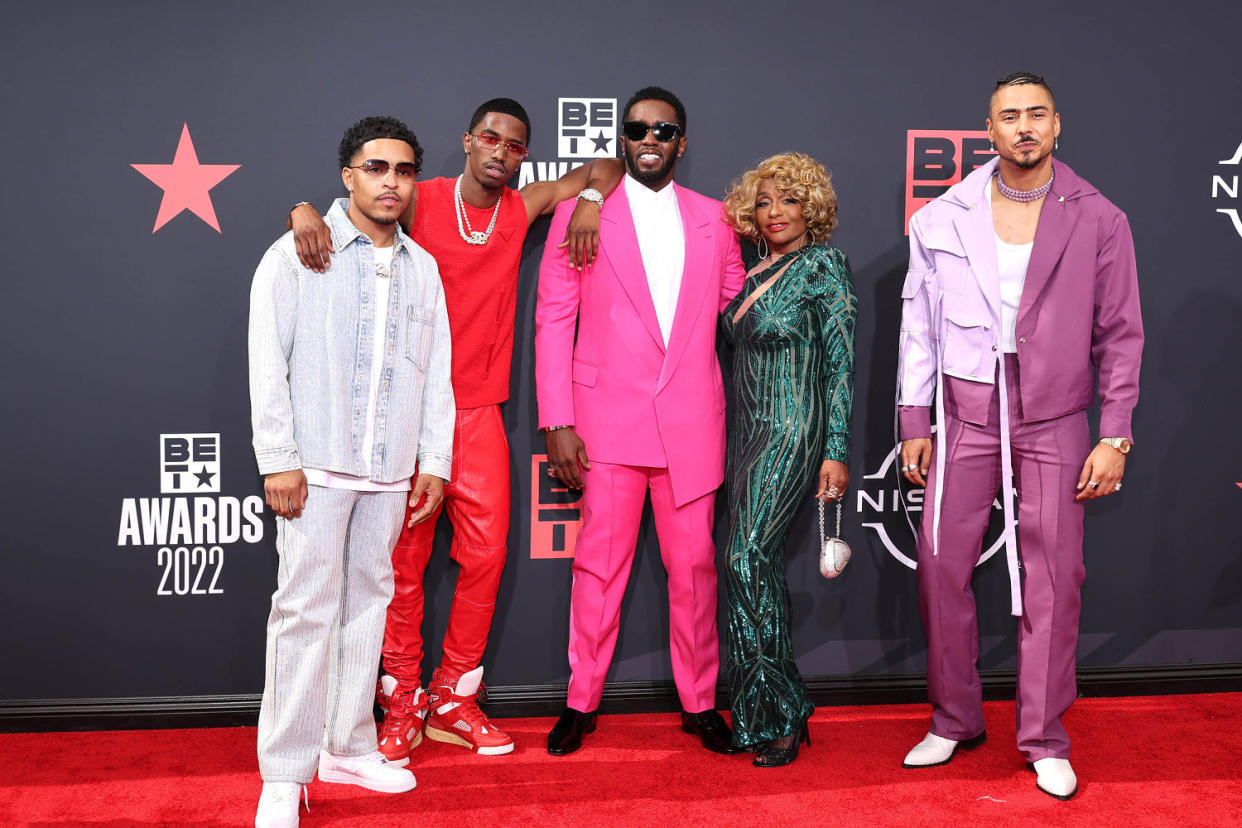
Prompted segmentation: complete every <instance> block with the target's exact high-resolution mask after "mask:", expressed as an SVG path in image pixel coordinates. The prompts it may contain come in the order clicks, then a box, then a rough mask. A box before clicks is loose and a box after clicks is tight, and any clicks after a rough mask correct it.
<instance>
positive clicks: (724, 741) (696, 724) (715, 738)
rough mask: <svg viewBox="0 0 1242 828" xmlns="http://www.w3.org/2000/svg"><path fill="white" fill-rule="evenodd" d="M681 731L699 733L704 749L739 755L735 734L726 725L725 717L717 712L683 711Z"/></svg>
mask: <svg viewBox="0 0 1242 828" xmlns="http://www.w3.org/2000/svg"><path fill="white" fill-rule="evenodd" d="M681 729H682V730H684V731H685V732H687V733H697V734H698V735H699V738H700V739H702V740H703V747H705V748H707V749H708V750H711V751H715V752H716V753H728V754H734V753H738V752H739V749H738V748H735V747H734V746H733V734H732V733H730V732H729V726H728V725H727V724H725V720H724V717H723V716H721V715H720V714H719V713H718V712H717V711H715V710H704V711H703V712H702V713H687V712H686V711H684V710H683V711H681Z"/></svg>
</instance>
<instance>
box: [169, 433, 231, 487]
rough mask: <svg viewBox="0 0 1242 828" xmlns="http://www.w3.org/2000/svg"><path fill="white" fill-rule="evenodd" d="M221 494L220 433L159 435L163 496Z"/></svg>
mask: <svg viewBox="0 0 1242 828" xmlns="http://www.w3.org/2000/svg"><path fill="white" fill-rule="evenodd" d="M219 491H220V435H219V434H218V433H217V434H161V435H160V494H206V493H209V492H219Z"/></svg>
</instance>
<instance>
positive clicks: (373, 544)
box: [250, 117, 455, 828]
mask: <svg viewBox="0 0 1242 828" xmlns="http://www.w3.org/2000/svg"><path fill="white" fill-rule="evenodd" d="M421 157H422V149H421V147H420V146H419V144H418V140H417V139H416V138H415V136H414V134H413V133H412V132H410V130H409V128H407V127H406V126H405V125H404V124H402V123H401V122H400V121H397V120H395V119H393V118H376V117H372V118H364V119H363V120H361V121H359V122H358V123H357V124H355V125H354V126H353V127H351V128H350V129H349V130H348V131H347V132H346V133H345V137H344V138H343V139H342V141H341V146H340V165H341V179H342V181H343V182H344V183H345V187H346V189H347V190H349V197H348V198H343V199H339V200H338V201H337V202H336V203H335V204H333V205H332V208H331V209H330V210H329V211H328V214H327V216H326V221H327V223H328V225H329V227H331V229H332V238H333V242H334V245H335V247H336V250H337V251H338V252H337V256H336V257H335V258H334V259H333V260H332V264H331V266H330V267H329V268H328V270H327V272H326V273H325V274H322V275H321V274H317V273H315V272H313V271H311V270H309V269H307V268H304V267H302V266H301V264H300V263H299V262H298V258H297V253H296V251H295V249H294V241H293V234H292V233H286V234H285V235H284V236H283V237H282V238H281V239H280V240H279V241H277V242H276V243H275V244H274V245H272V246H271V248H269V249H268V251H267V254H266V255H265V256H264V257H263V260H262V261H261V262H260V263H259V267H258V269H257V270H256V272H255V277H254V284H253V286H252V289H251V295H250V397H251V418H252V424H253V428H254V449H255V456H256V458H257V459H258V465H259V472H260V474H262V475H264V492H265V494H266V498H267V503H268V505H269V506H271V507H272V510H273V511H274V512H276V514H277V541H276V545H277V552H278V553H279V554H280V566H279V569H278V571H277V584H276V592H275V594H274V595H273V596H272V612H271V615H270V617H269V619H268V625H267V669H266V681H265V685H264V690H263V706H262V709H261V711H260V715H259V739H258V742H259V745H258V752H259V773H260V775H261V776H262V777H263V783H264V784H263V793H262V795H261V796H260V798H259V807H258V813H257V815H256V817H255V825H256V826H258V828H265V827H266V826H273V827H278V828H285V826H296V825H297V824H298V797H299V788H300V787H301V786H304V785H305V784H306V783H308V782H310V780H311V778H312V776H313V775H314V773H315V769H316V767H318V770H319V778H320V779H321V780H322V781H325V782H344V783H350V784H356V785H361V786H362V787H365V788H369V789H371V790H376V791H382V792H388V793H399V792H402V791H408V790H410V789H412V788H413V787H414V785H415V780H414V776H413V774H411V773H410V772H409V771H408V770H405V769H403V768H400V767H397V766H395V765H391V764H389V763H388V762H387V761H386V760H385V759H384V757H383V756H382V755H381V754H380V753H379V752H378V750H377V745H376V730H375V721H374V718H373V717H372V715H371V705H372V701H373V699H374V696H373V688H374V686H375V681H376V669H377V665H378V663H379V654H380V645H381V642H382V640H383V634H384V615H385V611H386V609H387V606H388V602H389V601H390V600H391V599H392V594H393V575H392V564H391V558H390V556H391V551H392V547H393V543H394V542H395V541H396V538H397V535H398V534H399V532H400V530H401V521H402V518H403V516H404V514H405V506H406V501H407V499H409V500H410V501H411V502H414V503H417V502H418V501H420V500H422V501H423V504H422V506H421V508H419V509H416V510H415V511H414V512H413V513H412V514H411V516H410V521H411V522H412V523H416V522H419V521H421V520H424V519H426V518H427V517H428V516H429V515H431V514H432V513H433V511H434V509H435V508H436V506H437V505H438V504H439V501H440V499H441V497H442V496H443V490H444V483H445V481H446V480H447V479H448V476H449V469H450V466H451V462H452V456H451V455H452V443H453V417H454V410H455V406H454V400H453V390H452V385H451V382H450V358H451V354H450V344H449V329H448V316H447V314H446V311H445V306H444V291H443V287H442V285H441V283H440V276H439V272H438V270H437V269H436V264H435V261H434V260H433V259H432V257H431V256H430V255H429V254H428V253H427V252H426V251H425V250H423V249H422V248H421V247H419V246H418V245H417V244H415V243H414V242H413V241H411V240H410V239H409V238H408V237H407V236H406V235H405V234H404V233H403V232H402V231H401V229H400V227H399V226H398V224H397V218H398V217H399V216H400V215H401V213H402V211H404V210H405V208H406V205H407V204H408V203H409V201H410V197H411V194H412V192H413V190H414V180H415V177H416V175H417V173H418V169H419V164H420V161H421ZM416 464H417V467H418V472H419V473H418V477H417V478H416V479H415V480H414V483H413V491H412V492H411V491H410V489H411V484H410V478H411V477H412V476H413V475H414V472H415V465H416Z"/></svg>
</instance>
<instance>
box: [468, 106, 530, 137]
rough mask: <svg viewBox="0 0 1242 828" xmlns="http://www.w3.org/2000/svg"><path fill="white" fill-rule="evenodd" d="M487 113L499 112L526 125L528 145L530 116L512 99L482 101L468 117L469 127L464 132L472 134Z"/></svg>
mask: <svg viewBox="0 0 1242 828" xmlns="http://www.w3.org/2000/svg"><path fill="white" fill-rule="evenodd" d="M489 112H499V113H500V114H501V115H510V116H512V117H514V118H517V119H518V120H519V121H521V122H522V123H523V124H525V125H526V144H527V146H529V145H530V116H529V115H527V114H526V110H525V109H524V108H523V107H522V105H521V104H520V103H518V102H517V101H515V100H513V98H492V99H491V100H490V101H484V102H483V103H481V104H479V108H478V109H476V110H475V111H474V114H473V115H471V116H470V126H468V127H466V132H470V133H473V132H474V128H475V127H477V126H478V125H479V122H480V121H482V120H483V119H484V118H486V117H487V113H489Z"/></svg>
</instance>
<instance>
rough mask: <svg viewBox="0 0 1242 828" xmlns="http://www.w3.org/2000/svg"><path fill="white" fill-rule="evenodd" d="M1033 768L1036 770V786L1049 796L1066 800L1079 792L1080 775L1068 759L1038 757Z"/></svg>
mask: <svg viewBox="0 0 1242 828" xmlns="http://www.w3.org/2000/svg"><path fill="white" fill-rule="evenodd" d="M1031 768H1032V769H1033V770H1034V771H1035V786H1036V787H1037V788H1039V789H1040V790H1041V791H1043V792H1044V793H1046V794H1048V796H1052V797H1056V798H1057V799H1060V800H1066V799H1070V798H1072V797H1073V796H1074V794H1076V793H1078V777H1077V776H1075V775H1074V769H1073V768H1071V767H1070V763H1069V760H1068V759H1056V758H1054V757H1051V756H1049V757H1047V758H1045V759H1036V760H1035V762H1034V764H1032V765H1031Z"/></svg>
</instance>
